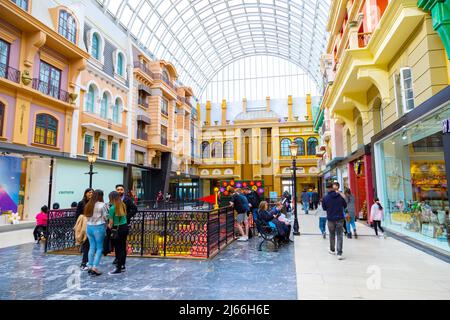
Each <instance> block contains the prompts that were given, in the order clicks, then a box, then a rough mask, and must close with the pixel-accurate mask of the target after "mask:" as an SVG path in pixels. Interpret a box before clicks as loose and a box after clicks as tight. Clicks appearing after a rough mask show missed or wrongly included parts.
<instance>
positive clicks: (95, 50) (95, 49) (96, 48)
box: [91, 33, 100, 60]
mask: <svg viewBox="0 0 450 320" xmlns="http://www.w3.org/2000/svg"><path fill="white" fill-rule="evenodd" d="M91 54H92V56H93V57H94V58H95V59H97V60H100V39H99V37H98V34H97V33H94V35H93V36H92V48H91Z"/></svg>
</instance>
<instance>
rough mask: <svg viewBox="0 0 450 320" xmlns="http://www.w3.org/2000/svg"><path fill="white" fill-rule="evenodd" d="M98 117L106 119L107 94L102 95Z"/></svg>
mask: <svg viewBox="0 0 450 320" xmlns="http://www.w3.org/2000/svg"><path fill="white" fill-rule="evenodd" d="M100 117H102V118H105V119H106V118H107V117H108V95H107V93H106V92H105V93H103V98H102V102H101V103H100Z"/></svg>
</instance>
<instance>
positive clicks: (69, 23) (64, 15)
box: [58, 10, 77, 43]
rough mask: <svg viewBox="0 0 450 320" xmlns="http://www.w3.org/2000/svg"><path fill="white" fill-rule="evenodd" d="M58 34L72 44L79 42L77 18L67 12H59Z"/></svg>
mask: <svg viewBox="0 0 450 320" xmlns="http://www.w3.org/2000/svg"><path fill="white" fill-rule="evenodd" d="M58 23H59V29H58V32H59V34H60V35H62V36H63V37H64V38H66V39H67V40H69V41H70V42H73V43H76V42H77V23H76V21H75V18H74V17H73V16H72V15H71V14H70V13H69V12H67V11H66V10H61V11H59V22H58Z"/></svg>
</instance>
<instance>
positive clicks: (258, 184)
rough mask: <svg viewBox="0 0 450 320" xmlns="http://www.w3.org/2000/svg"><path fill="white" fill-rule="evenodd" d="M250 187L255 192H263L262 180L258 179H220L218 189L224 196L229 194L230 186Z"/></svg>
mask: <svg viewBox="0 0 450 320" xmlns="http://www.w3.org/2000/svg"><path fill="white" fill-rule="evenodd" d="M247 187H249V188H251V189H252V190H254V191H256V192H257V193H259V194H260V195H261V194H264V186H263V183H262V181H259V180H250V181H236V180H231V181H221V183H220V188H219V191H220V193H222V194H223V195H224V196H229V195H230V189H231V188H247Z"/></svg>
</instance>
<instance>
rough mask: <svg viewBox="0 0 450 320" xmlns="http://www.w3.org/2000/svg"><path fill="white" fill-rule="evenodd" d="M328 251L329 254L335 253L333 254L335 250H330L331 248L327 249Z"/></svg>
mask: <svg viewBox="0 0 450 320" xmlns="http://www.w3.org/2000/svg"><path fill="white" fill-rule="evenodd" d="M328 253H329V254H332V255H335V254H336V252H335V251H331V249H328Z"/></svg>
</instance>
